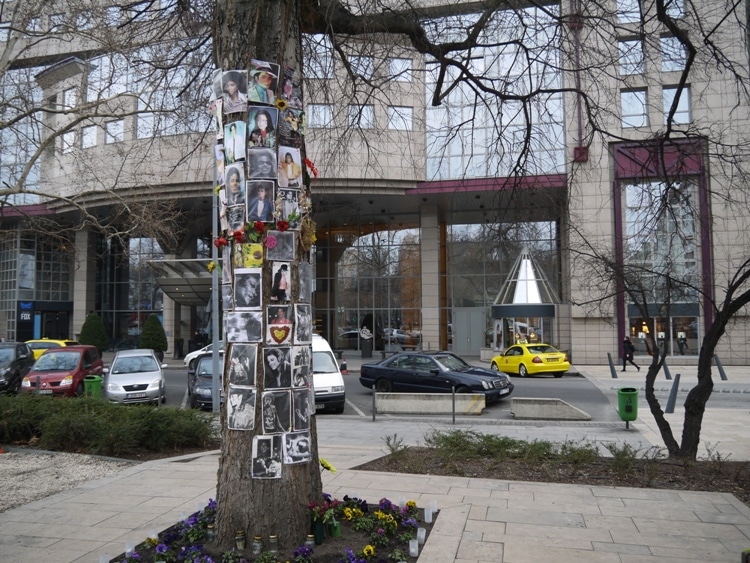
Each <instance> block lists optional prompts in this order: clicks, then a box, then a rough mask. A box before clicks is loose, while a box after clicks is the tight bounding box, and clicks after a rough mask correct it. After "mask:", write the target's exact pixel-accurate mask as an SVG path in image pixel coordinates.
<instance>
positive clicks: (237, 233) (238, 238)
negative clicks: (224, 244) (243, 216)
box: [233, 229, 245, 243]
mask: <svg viewBox="0 0 750 563" xmlns="http://www.w3.org/2000/svg"><path fill="white" fill-rule="evenodd" d="M244 235H245V231H243V230H242V229H237V230H236V231H234V235H233V236H234V242H237V243H240V242H242V237H243V236H244Z"/></svg>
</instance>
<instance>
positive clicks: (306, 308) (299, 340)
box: [294, 304, 312, 344]
mask: <svg viewBox="0 0 750 563" xmlns="http://www.w3.org/2000/svg"><path fill="white" fill-rule="evenodd" d="M309 342H312V305H310V304H298V305H295V306H294V343H295V344H307V343H309Z"/></svg>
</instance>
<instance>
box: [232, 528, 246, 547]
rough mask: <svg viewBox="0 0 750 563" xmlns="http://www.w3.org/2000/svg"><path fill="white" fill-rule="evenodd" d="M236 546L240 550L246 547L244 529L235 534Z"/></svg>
mask: <svg viewBox="0 0 750 563" xmlns="http://www.w3.org/2000/svg"><path fill="white" fill-rule="evenodd" d="M234 546H235V547H236V548H237V549H238V550H240V551H242V550H243V549H245V532H243V531H242V530H239V531H238V532H237V533H236V534H234Z"/></svg>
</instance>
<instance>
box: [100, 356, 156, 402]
mask: <svg viewBox="0 0 750 563" xmlns="http://www.w3.org/2000/svg"><path fill="white" fill-rule="evenodd" d="M166 368H167V364H162V363H160V362H159V358H158V357H157V356H156V353H155V352H154V351H153V350H151V349H148V348H135V349H133V350H120V351H119V352H117V353H116V354H115V358H114V359H113V360H112V365H111V366H110V367H109V368H106V369H105V370H104V382H103V387H102V388H103V390H104V397H105V398H106V399H108V400H109V401H110V402H112V403H127V404H130V403H157V402H159V401H161V402H162V403H164V402H166V400H167V390H166V382H165V380H164V370H165V369H166Z"/></svg>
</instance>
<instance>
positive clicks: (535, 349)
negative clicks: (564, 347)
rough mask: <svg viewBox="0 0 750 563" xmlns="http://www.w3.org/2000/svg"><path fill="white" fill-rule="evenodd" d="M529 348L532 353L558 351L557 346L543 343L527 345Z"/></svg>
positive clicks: (552, 352)
mask: <svg viewBox="0 0 750 563" xmlns="http://www.w3.org/2000/svg"><path fill="white" fill-rule="evenodd" d="M527 348H528V349H529V352H531V353H532V354H554V353H555V352H557V349H556V348H553V347H552V346H548V345H547V344H542V345H539V346H527Z"/></svg>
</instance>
